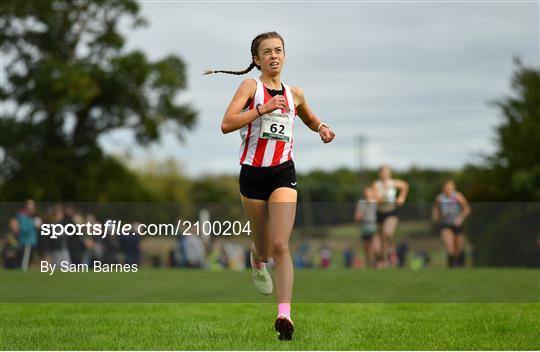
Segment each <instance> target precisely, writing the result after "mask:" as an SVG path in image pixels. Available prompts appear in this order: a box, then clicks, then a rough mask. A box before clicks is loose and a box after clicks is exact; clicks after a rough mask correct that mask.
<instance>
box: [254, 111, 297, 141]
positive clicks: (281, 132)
mask: <svg viewBox="0 0 540 352" xmlns="http://www.w3.org/2000/svg"><path fill="white" fill-rule="evenodd" d="M261 121H262V122H261V133H260V137H261V138H265V139H270V140H274V141H283V142H290V141H291V138H292V127H293V119H292V118H291V117H290V116H289V115H288V114H284V113H276V112H271V113H269V114H265V115H262V116H261Z"/></svg>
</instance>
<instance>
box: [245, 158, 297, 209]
mask: <svg viewBox="0 0 540 352" xmlns="http://www.w3.org/2000/svg"><path fill="white" fill-rule="evenodd" d="M280 187H287V188H292V189H296V171H295V169H294V162H293V161H292V160H289V161H286V162H284V163H282V164H279V165H276V166H269V167H257V166H250V165H242V169H241V170H240V193H241V194H242V195H243V196H244V197H246V198H251V199H262V200H268V198H270V194H272V192H273V191H274V190H276V189H277V188H280Z"/></svg>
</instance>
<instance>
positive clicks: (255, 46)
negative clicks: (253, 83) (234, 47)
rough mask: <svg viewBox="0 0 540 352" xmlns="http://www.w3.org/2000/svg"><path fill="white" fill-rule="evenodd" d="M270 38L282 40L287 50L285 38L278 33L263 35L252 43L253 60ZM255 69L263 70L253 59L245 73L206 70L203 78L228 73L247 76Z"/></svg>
mask: <svg viewBox="0 0 540 352" xmlns="http://www.w3.org/2000/svg"><path fill="white" fill-rule="evenodd" d="M270 38H278V39H279V40H281V44H283V50H285V42H284V41H283V38H282V37H281V35H279V34H278V33H277V32H266V33H261V34H259V35H258V36H256V37H255V39H253V41H252V42H251V57H252V58H253V57H255V56H257V55H258V54H259V45H260V44H261V42H262V41H263V40H265V39H270ZM254 67H257V69H258V70H259V71H260V70H261V67H260V66H259V65H257V64H256V63H255V60H253V59H252V61H251V64H250V65H249V67H248V68H246V69H245V70H243V71H224V70H218V71H213V70H206V71H204V73H203V76H205V75H209V74H212V73H228V74H230V75H245V74H246V73H248V72H249V71H251V70H253V68H254Z"/></svg>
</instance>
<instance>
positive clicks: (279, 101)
mask: <svg viewBox="0 0 540 352" xmlns="http://www.w3.org/2000/svg"><path fill="white" fill-rule="evenodd" d="M277 109H288V107H287V101H286V100H285V97H284V96H283V95H276V96H275V97H272V99H270V100H268V101H267V102H266V104H264V105H262V106H261V107H259V110H260V111H261V113H263V114H268V113H270V112H272V111H274V110H277Z"/></svg>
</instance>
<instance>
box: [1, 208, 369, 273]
mask: <svg viewBox="0 0 540 352" xmlns="http://www.w3.org/2000/svg"><path fill="white" fill-rule="evenodd" d="M13 215H14V216H13V217H11V218H10V219H9V221H8V226H7V231H6V233H5V235H4V236H3V237H2V242H1V247H2V263H3V267H4V268H5V269H22V270H28V269H29V267H30V265H31V264H32V263H35V262H37V261H41V260H43V261H47V262H48V263H50V264H57V265H60V263H61V262H65V263H69V264H88V265H89V267H92V263H93V262H94V261H100V262H102V263H104V264H137V265H143V266H148V267H179V268H207V269H209V270H224V269H230V270H244V269H246V268H249V267H250V262H249V247H248V246H243V245H241V244H239V243H236V242H235V241H225V240H213V241H211V240H207V239H209V238H210V237H208V236H178V241H177V242H176V244H175V245H174V246H173V247H172V248H168V249H167V252H166V253H159V251H158V253H156V251H148V252H145V251H144V249H143V248H144V246H142V245H141V238H142V236H137V235H135V236H106V237H105V238H101V237H99V236H59V237H57V238H55V239H53V238H51V237H50V236H41V235H40V227H41V224H42V223H48V224H62V225H67V224H86V223H90V224H95V223H98V222H99V220H98V219H96V216H95V215H94V214H91V213H84V212H82V211H81V210H80V209H78V208H77V207H75V206H73V205H71V204H60V203H58V204H54V205H51V206H48V207H47V208H44V209H39V210H38V209H37V208H36V203H35V202H34V201H33V200H27V201H26V202H25V204H24V206H22V207H21V209H19V210H18V211H17V212H16V213H15V214H13ZM134 228H136V226H134ZM153 241H160V239H154V240H153ZM314 247H315V246H314V245H313V244H312V243H310V242H309V241H303V242H300V243H299V244H298V245H297V246H296V249H295V250H294V252H293V261H294V264H295V267H297V268H323V269H325V268H329V267H330V266H332V265H339V266H345V267H350V268H361V267H363V265H364V263H363V262H362V260H361V258H360V257H358V256H356V255H355V250H354V248H353V246H350V247H347V248H346V249H345V250H344V251H342V252H341V253H340V257H341V258H340V259H335V256H336V255H335V253H334V254H333V252H332V250H331V249H330V248H329V247H328V246H326V245H322V246H320V247H318V248H314ZM333 256H334V259H333ZM340 261H341V262H340ZM270 265H272V263H270Z"/></svg>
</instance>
